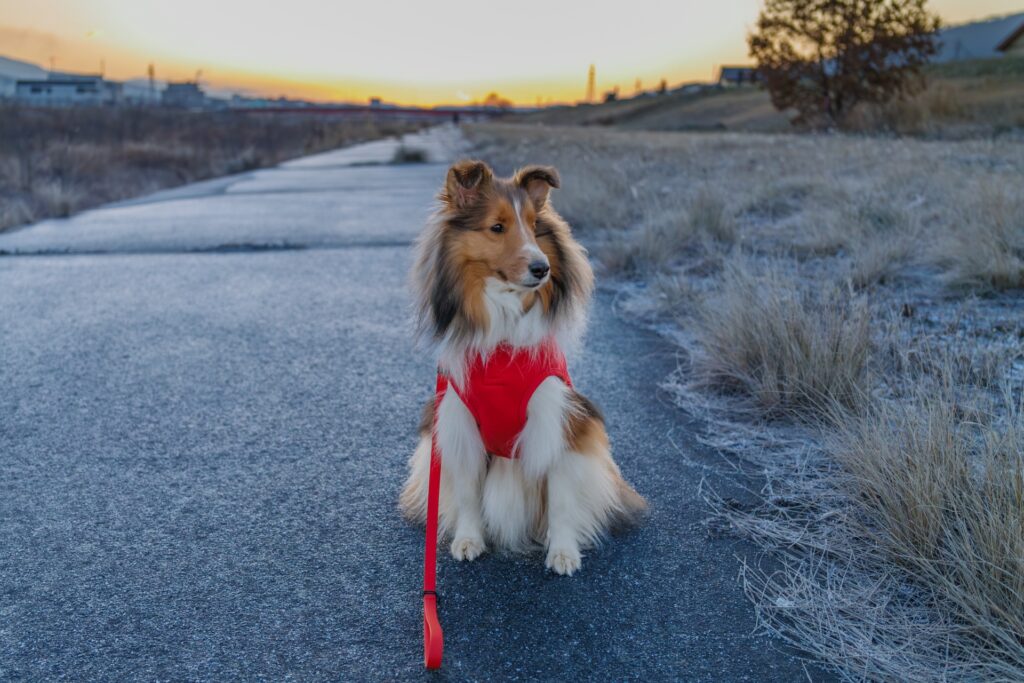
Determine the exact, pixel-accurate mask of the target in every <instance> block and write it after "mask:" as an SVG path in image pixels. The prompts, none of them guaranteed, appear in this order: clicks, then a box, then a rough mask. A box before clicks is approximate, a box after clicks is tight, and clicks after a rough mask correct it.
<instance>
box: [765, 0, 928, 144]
mask: <svg viewBox="0 0 1024 683" xmlns="http://www.w3.org/2000/svg"><path fill="white" fill-rule="evenodd" d="M939 25H940V24H939V20H938V18H937V17H935V16H933V15H931V14H929V13H928V11H927V10H926V9H925V0H766V2H765V7H764V10H763V11H762V12H761V15H760V16H759V17H758V20H757V28H756V30H755V31H754V33H753V34H751V35H750V36H749V38H748V43H749V45H750V56H751V57H753V58H754V59H756V60H757V64H758V73H759V74H760V77H761V79H762V80H763V81H764V84H765V86H766V87H767V88H768V91H769V92H770V93H771V98H772V104H774V105H775V106H776V108H778V109H789V108H793V109H796V110H797V112H798V116H797V118H796V120H795V122H796V123H802V124H806V125H825V126H833V125H842V123H843V121H844V119H845V118H846V116H847V115H848V114H849V113H850V111H851V110H852V109H853V108H854V107H855V106H857V105H858V104H861V103H881V102H886V101H888V100H890V99H891V98H893V97H895V96H903V95H907V94H912V93H914V92H916V91H918V90H919V89H920V88H921V87H923V85H924V77H923V74H922V73H921V67H922V66H923V65H925V64H926V63H927V62H928V60H929V58H931V56H932V55H934V54H935V52H936V46H935V43H934V36H935V32H936V31H937V30H938V28H939Z"/></svg>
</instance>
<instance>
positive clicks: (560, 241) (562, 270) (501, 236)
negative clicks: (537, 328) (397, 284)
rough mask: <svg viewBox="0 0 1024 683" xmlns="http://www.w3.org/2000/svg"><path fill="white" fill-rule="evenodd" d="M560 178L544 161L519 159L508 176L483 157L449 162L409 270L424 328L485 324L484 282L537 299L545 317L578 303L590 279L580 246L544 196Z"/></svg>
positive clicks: (438, 333) (467, 329)
mask: <svg viewBox="0 0 1024 683" xmlns="http://www.w3.org/2000/svg"><path fill="white" fill-rule="evenodd" d="M559 184H560V180H559V176H558V172H557V171H556V170H555V169H554V168H551V167H550V166H526V167H523V168H521V169H519V171H517V172H516V173H515V174H514V175H513V176H512V177H511V178H499V177H496V176H495V175H494V172H493V171H492V170H491V169H490V167H488V166H487V164H485V163H483V162H482V161H460V162H458V163H456V164H454V165H453V166H452V167H451V168H450V169H448V174H447V177H446V179H445V184H444V188H443V189H442V190H441V193H440V195H439V197H438V198H439V200H440V210H439V212H438V214H437V217H436V220H435V221H434V222H433V223H432V224H431V225H430V226H428V228H427V232H426V233H425V234H424V237H423V238H422V239H421V240H420V254H419V259H418V263H417V268H416V271H415V276H414V277H415V280H416V283H415V284H416V286H417V288H418V289H419V291H420V293H421V294H420V296H421V302H420V303H421V311H420V312H421V323H422V325H423V327H424V328H425V329H424V331H428V330H429V333H430V334H431V336H433V337H435V338H438V339H440V338H442V337H444V336H445V335H446V333H448V332H452V331H454V332H455V333H456V335H455V336H462V337H465V336H468V335H470V334H471V333H472V332H475V331H478V330H480V329H482V328H485V327H486V326H487V324H488V320H487V311H486V307H485V306H484V304H483V301H482V294H483V290H484V287H485V286H487V284H488V283H490V282H495V283H499V284H500V286H501V287H503V288H506V289H507V290H508V291H511V292H515V293H517V294H519V295H521V296H522V297H523V305H524V308H529V307H530V306H532V305H534V304H535V303H536V302H537V301H539V302H540V304H541V305H542V306H543V307H544V312H545V314H546V315H547V316H548V320H549V322H552V323H555V322H558V317H559V316H560V315H563V314H564V315H569V314H571V313H572V312H573V310H575V309H576V308H578V307H577V306H576V304H580V305H582V304H585V302H586V300H587V299H588V298H589V295H590V290H591V287H592V282H593V275H592V273H591V270H590V265H589V263H588V262H587V260H586V255H585V254H586V252H585V251H584V250H583V248H582V247H580V246H579V244H577V243H576V241H575V240H574V239H573V238H572V233H571V231H570V229H569V226H568V225H567V224H566V223H565V221H564V220H562V218H561V217H560V216H559V215H558V214H557V213H556V212H555V210H554V208H553V207H552V206H551V204H550V202H549V201H548V194H549V193H550V191H551V190H552V189H553V188H557V187H558V186H559ZM453 326H454V328H455V329H454V330H453Z"/></svg>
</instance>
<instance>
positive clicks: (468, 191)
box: [444, 159, 494, 209]
mask: <svg viewBox="0 0 1024 683" xmlns="http://www.w3.org/2000/svg"><path fill="white" fill-rule="evenodd" d="M493 178H494V174H493V173H492V172H491V169H490V167H489V166H488V165H487V164H485V163H484V162H482V161H473V160H468V159H463V160H462V161H458V162H456V163H455V164H454V165H453V166H452V167H451V168H449V169H448V178H447V180H446V181H445V186H444V190H445V197H444V198H445V201H447V202H448V204H449V205H451V206H452V207H453V208H457V209H462V208H465V207H467V206H469V205H470V204H472V203H473V202H475V201H476V200H477V198H479V196H480V194H481V193H482V192H483V191H484V190H486V189H487V187H488V186H489V185H490V184H491V180H492V179H493Z"/></svg>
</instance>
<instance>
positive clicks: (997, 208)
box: [933, 183, 1024, 290]
mask: <svg viewBox="0 0 1024 683" xmlns="http://www.w3.org/2000/svg"><path fill="white" fill-rule="evenodd" d="M958 209H959V210H958V211H957V214H958V219H959V221H960V222H961V224H962V228H961V229H959V230H949V231H947V233H946V234H945V235H944V236H943V238H942V239H940V240H939V241H938V242H937V243H936V245H935V247H934V249H933V255H934V258H935V260H936V261H937V262H938V263H940V264H942V265H943V266H944V267H945V269H946V281H947V282H949V283H950V284H953V285H955V286H961V287H968V288H974V289H978V288H981V289H987V288H991V289H995V290H1005V289H1020V288H1022V287H1024V193H1022V192H1021V189H1020V185H1016V186H1014V185H1011V184H1009V183H1005V184H990V185H986V186H984V187H980V188H977V194H976V195H975V196H974V197H972V198H971V201H969V203H967V204H966V205H964V206H961V207H958Z"/></svg>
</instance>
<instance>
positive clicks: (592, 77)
mask: <svg viewBox="0 0 1024 683" xmlns="http://www.w3.org/2000/svg"><path fill="white" fill-rule="evenodd" d="M596 80H597V70H596V69H595V68H594V65H593V64H591V65H590V69H589V70H588V71H587V102H588V103H590V104H593V103H594V87H595V81H596Z"/></svg>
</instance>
